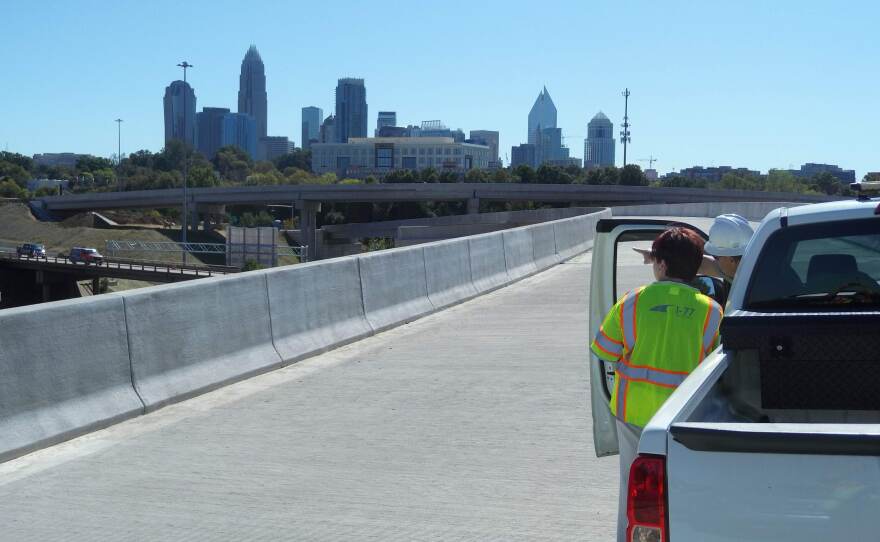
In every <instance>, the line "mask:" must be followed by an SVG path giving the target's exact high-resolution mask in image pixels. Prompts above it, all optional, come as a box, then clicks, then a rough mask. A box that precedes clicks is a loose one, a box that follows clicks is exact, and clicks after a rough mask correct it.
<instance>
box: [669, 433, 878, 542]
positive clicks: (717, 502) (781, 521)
mask: <svg viewBox="0 0 880 542" xmlns="http://www.w3.org/2000/svg"><path fill="white" fill-rule="evenodd" d="M667 444H668V455H667V469H668V491H669V493H668V495H669V521H670V523H669V540H670V541H671V542H690V541H694V542H696V541H701V542H716V541H717V542H721V541H741V540H749V541H765V540H766V541H768V542H769V541H788V540H791V541H798V542H807V541H817V542H818V541H829V540H839V541H843V540H880V426H878V425H866V424H845V425H841V424H771V423H763V424H754V423H696V422H693V423H674V424H673V425H672V426H671V427H670V432H669V439H668V443H667Z"/></svg>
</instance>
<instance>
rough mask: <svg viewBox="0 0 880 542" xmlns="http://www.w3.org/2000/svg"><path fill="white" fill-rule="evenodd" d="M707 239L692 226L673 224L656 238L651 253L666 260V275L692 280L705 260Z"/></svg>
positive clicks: (686, 280) (656, 258) (659, 258)
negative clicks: (704, 250)
mask: <svg viewBox="0 0 880 542" xmlns="http://www.w3.org/2000/svg"><path fill="white" fill-rule="evenodd" d="M704 244H705V241H703V238H702V237H700V236H699V235H697V233H696V232H695V231H694V230H692V229H690V228H682V227H679V226H673V227H671V228H667V229H666V230H664V231H663V233H661V234H660V235H658V236H657V238H656V239H654V244H653V245H651V254H652V255H653V256H654V259H655V260H658V261H661V260H662V261H664V262H666V276H668V277H670V278H675V279H679V280H683V281H685V282H690V281H692V280H694V277H695V276H696V275H697V270H698V269H699V268H700V264H701V263H702V262H703V245H704Z"/></svg>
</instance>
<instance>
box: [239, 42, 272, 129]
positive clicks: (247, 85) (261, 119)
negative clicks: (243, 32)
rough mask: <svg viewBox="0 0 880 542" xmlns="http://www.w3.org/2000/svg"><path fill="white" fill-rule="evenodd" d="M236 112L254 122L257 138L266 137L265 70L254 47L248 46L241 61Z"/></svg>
mask: <svg viewBox="0 0 880 542" xmlns="http://www.w3.org/2000/svg"><path fill="white" fill-rule="evenodd" d="M238 112H239V113H244V114H246V115H250V116H252V117H253V118H254V119H255V120H256V122H257V134H256V135H257V137H265V136H266V69H265V67H264V66H263V59H262V58H260V53H259V52H258V51H257V47H256V46H255V45H251V46H250V48H249V49H248V50H247V53H246V54H245V55H244V60H242V61H241V75H240V76H239V78H238Z"/></svg>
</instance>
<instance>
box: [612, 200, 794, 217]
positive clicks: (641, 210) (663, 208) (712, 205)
mask: <svg viewBox="0 0 880 542" xmlns="http://www.w3.org/2000/svg"><path fill="white" fill-rule="evenodd" d="M799 205H806V204H804V203H791V202H773V201H747V202H736V201H729V202H724V201H719V202H708V203H671V204H665V205H626V206H621V207H612V208H611V212H612V214H613V215H614V216H695V217H707V218H714V217H716V216H718V215H723V214H725V213H736V214H738V215H742V216H743V217H744V218H745V219H746V220H753V221H756V222H759V221H761V220H763V219H764V217H765V216H767V213H769V212H770V211H772V210H774V209H778V208H780V207H797V206H799Z"/></svg>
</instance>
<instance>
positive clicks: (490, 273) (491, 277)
mask: <svg viewBox="0 0 880 542" xmlns="http://www.w3.org/2000/svg"><path fill="white" fill-rule="evenodd" d="M468 250H469V252H470V260H471V281H472V282H473V284H474V288H475V289H476V290H477V292H478V293H484V292H488V291H490V290H494V289H495V288H500V287H501V286H503V285H505V284H507V283H508V282H510V277H508V276H507V263H506V261H505V257H504V236H503V234H502V233H501V232H498V233H487V234H484V235H475V236H473V237H468Z"/></svg>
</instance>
